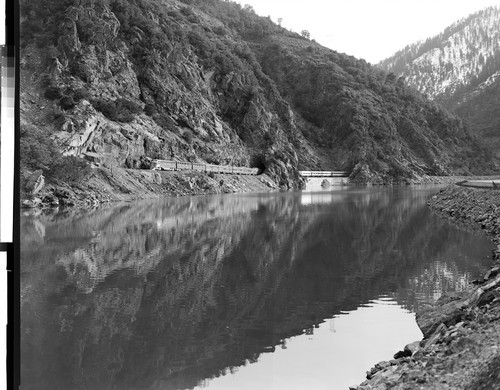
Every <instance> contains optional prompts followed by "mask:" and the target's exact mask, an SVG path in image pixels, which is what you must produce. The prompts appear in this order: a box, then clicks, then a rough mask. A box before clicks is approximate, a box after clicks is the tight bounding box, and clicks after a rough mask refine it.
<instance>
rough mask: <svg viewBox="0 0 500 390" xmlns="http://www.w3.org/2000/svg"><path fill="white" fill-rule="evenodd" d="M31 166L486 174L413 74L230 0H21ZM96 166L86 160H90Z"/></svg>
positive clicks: (26, 155) (415, 176)
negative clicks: (322, 42) (408, 80)
mask: <svg viewBox="0 0 500 390" xmlns="http://www.w3.org/2000/svg"><path fill="white" fill-rule="evenodd" d="M21 14H22V19H21V35H22V41H21V45H22V51H21V54H22V59H21V83H22V92H23V93H22V97H21V123H22V138H21V148H22V156H23V159H22V167H23V170H25V171H30V170H34V169H42V170H43V171H44V173H45V174H46V176H47V177H48V180H49V181H51V180H52V181H54V182H56V181H57V180H65V181H67V180H70V179H71V180H74V181H80V182H82V179H83V178H85V174H82V172H84V173H86V174H88V173H87V172H88V169H87V168H86V165H88V162H90V164H91V165H92V166H94V167H96V166H99V167H100V169H108V170H112V169H118V168H119V167H121V168H124V167H126V168H137V169H140V168H148V167H149V163H150V161H151V159H152V158H164V159H177V160H189V161H199V162H209V163H218V164H232V165H246V166H257V167H260V168H264V169H265V171H266V173H267V174H268V175H269V176H270V177H272V178H273V179H274V180H275V181H276V182H278V183H279V184H280V185H281V186H282V187H285V188H290V187H294V186H298V185H299V184H300V179H299V177H298V172H297V171H298V169H300V168H308V169H347V170H352V172H353V173H352V176H351V178H352V179H353V180H355V181H359V182H366V181H371V182H402V181H405V182H406V181H415V180H419V179H420V178H421V177H422V176H425V175H443V174H449V173H464V174H467V173H470V172H477V173H479V172H489V171H491V169H492V168H493V164H492V163H491V156H490V155H489V154H488V152H487V151H486V150H485V149H484V147H483V146H481V144H479V143H478V142H477V140H476V139H475V138H474V137H473V136H471V134H470V133H469V131H468V129H467V128H466V127H465V126H464V125H463V124H462V123H461V121H460V120H459V119H457V118H456V117H454V116H452V115H450V114H449V113H447V112H445V111H444V110H442V109H441V108H439V107H438V106H436V105H435V104H433V103H431V102H429V101H428V100H426V99H424V98H423V97H422V96H421V95H419V94H416V93H415V92H413V91H412V90H411V89H409V88H407V87H406V86H405V84H404V82H402V80H397V79H396V78H395V77H394V76H392V75H387V74H386V73H384V72H381V71H379V70H376V69H375V68H373V67H371V66H370V65H368V64H366V63H365V62H364V61H358V60H356V59H354V58H352V57H349V56H345V55H341V54H338V53H336V52H333V51H331V50H328V49H326V48H323V47H321V46H319V45H317V44H316V43H314V42H311V41H309V40H307V39H304V38H302V37H300V36H299V35H297V34H294V33H291V32H289V31H287V30H285V29H282V28H281V27H279V26H277V25H275V24H274V23H272V22H271V21H270V19H268V18H262V17H259V16H257V15H256V14H255V13H254V12H253V10H252V9H251V8H250V7H244V8H242V7H241V6H239V5H238V4H236V3H232V2H223V1H218V0H211V1H195V0H189V1H188V0H184V1H183V2H181V1H175V0H169V1H159V0H157V1H145V0H130V1H125V0H108V1H100V2H95V1H93V0H74V1H72V0H66V1H55V0H54V1H46V2H44V3H43V4H42V3H36V2H28V1H21ZM82 159H84V160H85V161H87V163H85V162H84V160H82Z"/></svg>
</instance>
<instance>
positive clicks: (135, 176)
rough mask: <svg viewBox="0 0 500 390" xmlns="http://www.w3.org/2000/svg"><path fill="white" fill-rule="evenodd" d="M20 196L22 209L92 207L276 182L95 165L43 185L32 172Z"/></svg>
mask: <svg viewBox="0 0 500 390" xmlns="http://www.w3.org/2000/svg"><path fill="white" fill-rule="evenodd" d="M31 176H32V177H31V178H27V180H26V181H27V182H28V183H29V184H28V185H27V187H28V188H26V189H25V194H24V195H22V196H21V206H22V208H24V209H37V210H44V209H51V210H54V209H57V208H71V207H95V206H97V205H99V204H104V203H110V202H120V201H125V202H129V201H133V200H138V199H151V198H158V197H162V196H184V195H210V194H222V193H234V192H266V191H270V190H277V189H278V188H279V187H278V185H277V184H276V183H275V182H274V181H273V180H272V179H271V178H270V177H269V176H267V175H265V174H262V175H258V176H250V175H222V174H211V173H209V174H206V173H203V172H197V171H183V172H182V173H180V172H168V171H151V170H138V169H124V168H113V169H109V168H95V169H93V170H92V174H91V175H90V177H89V178H88V179H86V180H85V181H83V182H81V183H78V184H73V185H69V184H67V183H57V184H47V185H44V183H43V178H42V179H40V176H39V175H38V177H37V175H36V174H32V175H31Z"/></svg>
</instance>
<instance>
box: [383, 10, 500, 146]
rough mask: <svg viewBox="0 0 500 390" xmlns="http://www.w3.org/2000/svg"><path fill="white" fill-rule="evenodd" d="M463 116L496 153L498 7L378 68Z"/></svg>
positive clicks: (499, 122)
mask: <svg viewBox="0 0 500 390" xmlns="http://www.w3.org/2000/svg"><path fill="white" fill-rule="evenodd" d="M379 66H380V67H382V68H383V69H384V70H386V71H388V72H393V73H395V74H396V75H397V76H403V77H404V78H405V80H406V82H407V83H408V84H409V85H411V86H413V87H415V88H416V89H417V90H419V91H420V92H422V93H424V94H426V95H427V96H429V97H430V98H431V99H433V100H435V101H437V102H440V103H442V104H443V105H444V106H445V107H447V108H448V109H450V110H452V111H455V112H456V113H457V114H459V116H461V117H462V118H463V119H464V120H465V121H466V123H467V124H468V125H469V126H470V127H471V128H472V130H473V131H474V132H475V133H477V134H478V135H480V136H481V137H482V138H484V139H485V141H486V142H487V143H488V144H490V145H492V146H493V147H494V149H495V151H496V152H497V154H498V153H500V98H499V94H500V92H499V91H500V84H499V80H500V8H499V7H490V8H486V9H485V10H483V11H480V12H477V13H475V14H472V15H470V16H469V17H467V18H464V19H462V20H460V21H458V22H456V23H454V24H453V25H451V26H450V27H448V28H446V29H445V30H444V31H443V32H442V33H441V34H438V35H437V36H435V37H433V38H429V39H427V40H426V41H425V42H419V43H416V44H413V45H410V46H407V47H406V48H404V49H403V50H401V51H399V52H398V53H396V54H395V55H394V56H392V57H390V58H388V59H386V60H384V61H382V62H381V63H380V64H379Z"/></svg>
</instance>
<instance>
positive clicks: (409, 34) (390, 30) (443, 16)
mask: <svg viewBox="0 0 500 390" xmlns="http://www.w3.org/2000/svg"><path fill="white" fill-rule="evenodd" d="M237 2H238V3H240V4H242V5H245V4H248V5H251V6H252V7H253V9H254V10H255V12H256V13H257V14H258V15H261V16H270V17H271V19H272V20H273V21H274V22H276V23H277V22H278V18H282V23H281V25H282V26H283V27H286V28H288V29H291V30H293V31H295V32H298V33H300V32H301V31H302V30H308V31H309V32H310V34H311V39H314V40H316V41H317V42H318V43H320V44H322V45H323V46H326V47H328V48H330V49H333V50H336V51H338V52H341V53H346V54H349V55H352V56H354V57H357V58H363V59H365V60H366V61H368V62H370V63H372V64H376V63H378V62H379V61H381V60H383V59H385V58H387V57H390V56H391V55H392V54H394V53H395V52H397V51H398V50H400V49H402V48H404V47H405V46H406V45H409V44H411V43H415V42H417V41H419V40H424V39H426V38H430V37H432V36H434V35H437V34H439V33H440V32H441V31H443V30H444V29H445V28H446V27H447V26H449V25H450V24H452V23H454V22H455V21H457V20H459V19H461V18H464V17H466V16H468V15H469V14H472V13H474V12H476V11H479V10H481V9H483V8H486V7H488V6H492V5H496V6H499V7H500V0H418V1H417V0H307V1H299V0H237Z"/></svg>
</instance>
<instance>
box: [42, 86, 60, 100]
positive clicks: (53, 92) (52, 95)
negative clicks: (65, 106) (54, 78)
mask: <svg viewBox="0 0 500 390" xmlns="http://www.w3.org/2000/svg"><path fill="white" fill-rule="evenodd" d="M43 95H44V96H45V97H46V98H47V99H49V100H56V99H60V98H61V96H62V92H61V90H60V88H59V87H56V86H53V85H51V86H49V87H47V89H46V90H45V93H44V94H43Z"/></svg>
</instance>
